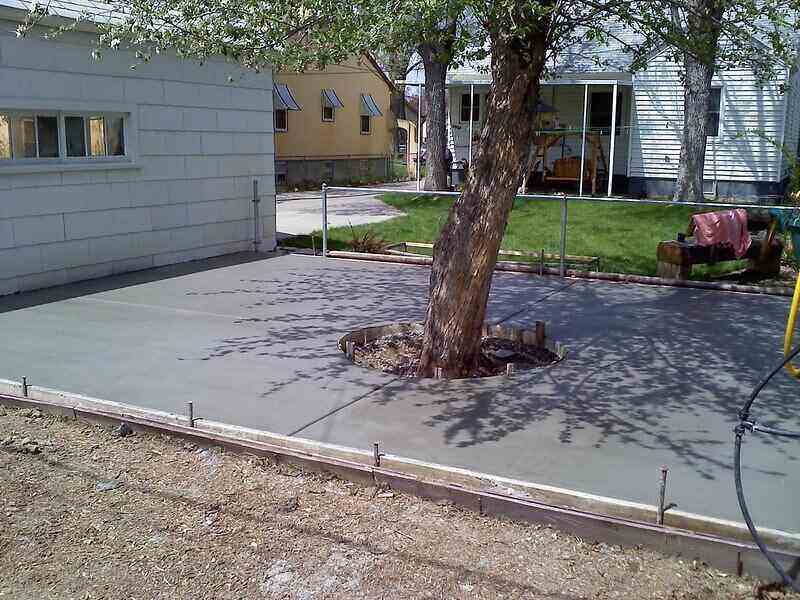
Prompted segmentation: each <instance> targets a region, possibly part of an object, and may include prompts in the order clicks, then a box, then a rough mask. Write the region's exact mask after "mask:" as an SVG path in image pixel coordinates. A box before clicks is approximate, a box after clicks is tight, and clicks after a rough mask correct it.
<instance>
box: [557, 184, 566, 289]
mask: <svg viewBox="0 0 800 600" xmlns="http://www.w3.org/2000/svg"><path fill="white" fill-rule="evenodd" d="M560 250H561V260H560V264H559V274H560V275H561V277H566V275H567V197H566V196H564V197H563V198H562V199H561V248H560Z"/></svg>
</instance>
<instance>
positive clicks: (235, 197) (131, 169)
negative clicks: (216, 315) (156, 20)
mask: <svg viewBox="0 0 800 600" xmlns="http://www.w3.org/2000/svg"><path fill="white" fill-rule="evenodd" d="M14 1H15V0H0V295H2V294H10V293H14V292H18V291H24V290H31V289H36V288H42V287H48V286H53V285H59V284H63V283H68V282H71V281H78V280H82V279H90V278H95V277H103V276H106V275H111V274H114V273H120V272H124V271H131V270H137V269H144V268H148V267H153V266H159V265H166V264H171V263H177V262H183V261H188V260H194V259H200V258H206V257H210V256H216V255H221V254H227V253H232V252H238V251H244V250H252V249H253V247H254V238H255V231H256V228H255V223H254V211H253V202H252V199H253V181H254V180H256V181H258V184H259V192H260V198H261V203H260V213H259V217H260V218H259V224H258V225H259V227H260V229H261V239H262V243H261V249H262V250H271V249H273V248H274V247H275V178H274V139H273V117H272V77H271V75H270V73H268V72H267V73H260V74H255V73H251V72H245V71H242V70H241V69H239V68H238V67H236V66H235V65H233V64H230V63H226V62H223V61H208V62H206V63H205V64H203V65H200V64H198V63H195V62H190V61H181V60H178V59H175V58H170V57H164V56H159V57H155V58H154V60H153V61H152V62H149V63H146V64H138V65H137V60H136V58H135V56H134V55H133V54H131V53H124V52H113V51H107V52H105V53H104V54H103V56H102V59H101V60H95V59H93V57H92V47H93V46H92V43H93V38H94V36H93V33H92V31H91V28H89V27H84V28H82V30H80V31H74V32H70V33H66V34H62V35H61V36H59V37H58V38H56V39H51V40H47V39H44V38H43V37H42V36H41V32H32V33H30V34H29V35H28V36H27V37H25V38H24V39H19V38H17V37H16V34H15V31H16V29H17V27H18V25H19V22H20V20H22V19H23V18H24V17H25V15H26V11H25V10H24V8H23V7H22V6H21V5H20V4H19V3H17V4H16V5H14V4H12V3H13V2H14ZM51 23H52V22H51ZM133 65H136V67H135V68H131V67H132V66H133Z"/></svg>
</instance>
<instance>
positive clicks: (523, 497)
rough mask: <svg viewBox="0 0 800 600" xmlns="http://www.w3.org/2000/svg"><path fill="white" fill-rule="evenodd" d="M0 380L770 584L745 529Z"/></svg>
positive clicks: (774, 538)
mask: <svg viewBox="0 0 800 600" xmlns="http://www.w3.org/2000/svg"><path fill="white" fill-rule="evenodd" d="M22 391H23V390H22V384H21V383H19V382H15V381H10V380H5V379H0V405H6V406H13V407H35V408H39V409H41V410H43V411H44V412H47V413H51V414H58V415H62V416H66V417H70V418H75V419H80V420H87V421H92V422H100V423H118V422H121V421H125V422H127V423H128V424H129V425H131V426H133V427H134V429H137V428H138V429H144V430H148V431H154V432H160V433H168V434H171V435H175V436H178V437H184V438H192V439H194V440H195V441H198V442H199V443H204V444H206V445H219V446H222V447H225V448H227V449H230V450H232V451H235V452H240V453H254V454H258V455H268V456H271V457H273V458H275V460H278V461H282V462H287V463H290V464H295V465H297V466H299V467H302V468H306V469H309V470H312V471H317V472H320V471H321V472H330V473H333V474H335V475H337V476H339V477H342V478H344V479H347V480H351V481H356V482H358V483H362V484H365V485H371V484H377V485H388V486H389V487H391V488H392V489H396V490H397V491H402V492H407V493H411V494H414V495H417V496H421V497H426V498H432V499H445V500H448V501H452V502H453V503H455V504H458V505H460V506H463V507H465V508H468V509H472V510H475V511H477V512H479V513H481V514H483V515H486V516H505V517H510V518H512V519H516V520H522V521H527V522H535V523H541V524H547V525H552V526H554V527H556V528H558V529H560V530H562V531H567V532H569V533H573V534H574V535H576V536H579V537H581V538H584V539H593V540H597V541H603V542H606V543H616V544H623V545H644V546H648V547H651V548H653V549H655V550H658V551H660V552H663V553H666V554H676V555H681V556H684V557H691V558H699V559H701V560H703V561H705V562H706V563H708V564H710V565H712V566H715V567H716V568H719V569H721V570H724V571H728V572H731V573H737V574H741V573H742V572H747V573H750V574H752V575H754V576H756V577H760V578H773V577H774V574H773V572H772V571H771V568H770V567H769V565H768V563H767V562H766V560H765V559H764V558H763V556H762V555H761V554H760V552H759V551H758V549H757V547H756V546H755V544H753V543H752V542H750V541H749V534H747V535H743V534H746V533H747V530H746V528H745V527H744V525H742V524H739V523H735V522H732V521H725V520H722V519H714V518H709V517H704V516H701V515H694V514H691V513H678V512H674V513H672V514H669V513H668V515H669V516H670V517H671V518H670V521H668V522H666V523H665V525H664V526H658V525H655V524H654V518H653V519H646V518H645V519H642V518H641V517H643V516H645V517H647V516H650V515H653V516H654V515H655V507H652V506H648V505H643V504H637V503H634V502H627V501H623V500H616V499H613V498H606V497H601V496H594V495H592V494H588V493H583V492H576V491H573V490H566V489H563V488H558V487H554V486H547V485H541V484H534V483H530V482H524V481H519V480H514V479H510V478H504V477H498V476H493V475H487V474H482V473H477V472H474V471H469V470H466V469H460V468H454V467H447V466H444V465H438V464H434V463H427V462H424V461H418V460H414V459H408V458H403V457H398V456H393V455H388V454H384V455H382V456H381V464H380V466H379V467H376V466H375V465H374V463H373V461H374V457H373V454H372V452H367V451H363V450H359V449H355V448H349V447H345V446H338V445H333V444H326V443H323V442H317V441H313V440H307V439H303V438H294V437H290V436H284V435H281V434H274V433H270V432H266V431H261V430H256V429H251V428H247V427H239V426H235V425H227V424H224V423H218V422H214V421H207V420H204V419H202V418H200V419H198V418H196V419H195V426H194V427H191V426H190V424H189V421H188V418H186V417H185V416H182V415H176V414H173V413H167V412H163V411H157V410H150V409H146V408H141V407H136V406H131V405H128V404H123V403H119V402H111V401H106V400H100V399H97V398H91V397H88V396H83V395H80V394H73V393H69V392H63V391H60V390H54V389H50V388H45V387H40V386H28V387H27V392H28V396H27V397H23V396H22ZM760 531H761V532H762V533H763V534H764V537H765V539H766V540H767V543H768V544H769V545H770V546H771V547H772V548H774V549H775V551H776V553H777V555H778V556H779V558H780V560H781V561H782V562H783V563H784V564H785V565H786V566H787V568H790V567H791V566H793V565H800V536H799V535H798V534H793V533H788V532H783V531H778V530H768V529H764V530H760Z"/></svg>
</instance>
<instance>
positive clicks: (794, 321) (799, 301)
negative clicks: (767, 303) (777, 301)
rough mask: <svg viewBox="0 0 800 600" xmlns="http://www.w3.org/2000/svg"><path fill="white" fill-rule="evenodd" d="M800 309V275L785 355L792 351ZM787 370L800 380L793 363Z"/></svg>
mask: <svg viewBox="0 0 800 600" xmlns="http://www.w3.org/2000/svg"><path fill="white" fill-rule="evenodd" d="M798 308H800V273H798V275H797V285H796V286H795V288H794V297H793V298H792V307H791V309H790V310H789V320H788V321H787V322H786V335H785V336H784V338H783V354H784V356H788V355H789V352H790V351H791V349H792V341H793V340H794V330H795V327H796V326H797V310H798ZM786 370H787V371H789V375H791V376H792V377H794V378H795V379H800V369H798V368H797V367H795V366H794V365H793V364H792V363H790V362H787V363H786Z"/></svg>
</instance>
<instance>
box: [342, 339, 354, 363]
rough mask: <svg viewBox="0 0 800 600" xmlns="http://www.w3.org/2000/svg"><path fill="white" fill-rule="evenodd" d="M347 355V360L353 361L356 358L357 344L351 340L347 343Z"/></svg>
mask: <svg viewBox="0 0 800 600" xmlns="http://www.w3.org/2000/svg"><path fill="white" fill-rule="evenodd" d="M344 347H345V354H347V358H349V359H350V360H353V359H354V358H355V356H356V343H355V342H354V341H353V340H349V341H347V342H345V345H344Z"/></svg>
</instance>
